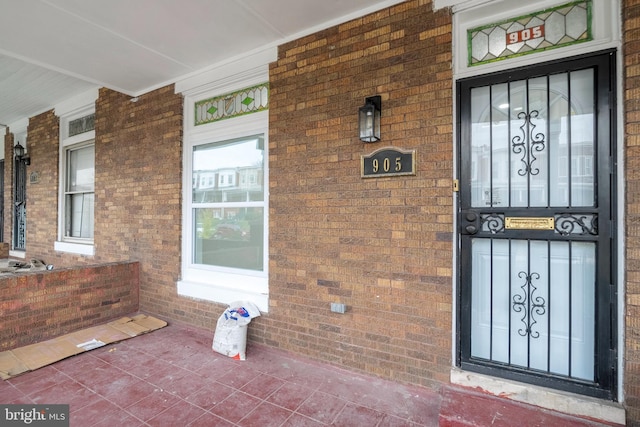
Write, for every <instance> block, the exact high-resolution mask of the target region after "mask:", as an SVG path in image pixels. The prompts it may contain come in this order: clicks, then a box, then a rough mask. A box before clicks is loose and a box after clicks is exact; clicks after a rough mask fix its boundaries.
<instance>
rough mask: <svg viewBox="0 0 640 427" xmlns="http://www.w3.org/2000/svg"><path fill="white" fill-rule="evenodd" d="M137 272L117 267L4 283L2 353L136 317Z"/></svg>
mask: <svg viewBox="0 0 640 427" xmlns="http://www.w3.org/2000/svg"><path fill="white" fill-rule="evenodd" d="M138 270H139V266H138V263H135V262H134V263H113V264H107V265H101V266H90V267H76V268H65V269H54V270H52V271H40V272H33V273H21V274H11V275H8V276H2V277H0V317H1V318H2V322H0V351H4V350H9V349H12V348H16V347H20V346H23V345H27V344H33V343H36V342H40V341H43V340H46V339H49V338H53V337H56V336H59V335H63V334H66V333H69V332H73V331H76V330H79V329H82V328H85V327H89V326H93V325H95V324H100V323H105V322H107V321H109V320H112V319H114V318H118V317H120V316H124V315H127V314H130V313H133V312H135V311H137V310H138V282H139V271H138Z"/></svg>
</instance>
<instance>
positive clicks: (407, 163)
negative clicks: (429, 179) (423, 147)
mask: <svg viewBox="0 0 640 427" xmlns="http://www.w3.org/2000/svg"><path fill="white" fill-rule="evenodd" d="M360 167H361V176H362V178H374V177H381V176H398V175H415V174H416V150H400V149H397V148H391V147H386V148H381V149H379V150H376V151H374V152H373V153H371V154H367V155H364V154H363V155H362V156H361V157H360Z"/></svg>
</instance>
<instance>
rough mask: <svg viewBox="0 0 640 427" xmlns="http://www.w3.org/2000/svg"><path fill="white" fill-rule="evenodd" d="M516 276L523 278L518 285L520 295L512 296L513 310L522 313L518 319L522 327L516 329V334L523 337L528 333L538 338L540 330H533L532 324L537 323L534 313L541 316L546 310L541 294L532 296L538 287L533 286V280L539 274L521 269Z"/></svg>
mask: <svg viewBox="0 0 640 427" xmlns="http://www.w3.org/2000/svg"><path fill="white" fill-rule="evenodd" d="M518 277H520V278H524V279H525V281H524V283H523V284H522V286H520V289H522V295H520V294H518V295H514V296H513V311H514V312H516V313H522V319H520V320H521V321H522V323H523V324H524V329H523V328H520V329H518V334H520V336H523V337H526V336H527V335H529V336H530V337H531V338H534V339H535V338H539V337H540V332H538V331H534V330H533V327H534V325H535V324H536V323H538V322H537V320H536V318H535V316H534V315H536V316H543V315H544V314H545V313H546V312H547V309H546V301H545V299H544V298H543V297H541V296H534V294H535V292H536V291H537V290H538V288H537V287H535V285H534V284H533V281H534V280H538V279H540V275H539V274H538V273H531V274H527V273H526V272H524V271H521V272H520V273H518Z"/></svg>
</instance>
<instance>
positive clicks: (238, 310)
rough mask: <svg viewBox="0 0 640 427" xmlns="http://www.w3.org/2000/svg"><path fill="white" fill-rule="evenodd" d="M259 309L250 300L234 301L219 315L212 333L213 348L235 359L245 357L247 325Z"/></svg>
mask: <svg viewBox="0 0 640 427" xmlns="http://www.w3.org/2000/svg"><path fill="white" fill-rule="evenodd" d="M258 316H260V310H259V309H258V307H256V306H255V304H253V303H252V302H249V301H236V302H233V303H231V304H229V307H228V308H227V309H226V310H225V311H224V313H222V314H221V315H220V317H219V318H218V323H217V325H216V331H215V333H214V335H213V345H212V347H211V348H213V350H214V351H217V352H218V353H220V354H224V355H225V356H229V357H232V358H234V359H236V360H245V359H246V350H247V325H249V323H250V322H251V319H253V318H254V317H258Z"/></svg>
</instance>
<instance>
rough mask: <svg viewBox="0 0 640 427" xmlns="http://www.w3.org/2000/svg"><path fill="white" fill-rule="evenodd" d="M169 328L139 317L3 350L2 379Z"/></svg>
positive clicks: (145, 316)
mask: <svg viewBox="0 0 640 427" xmlns="http://www.w3.org/2000/svg"><path fill="white" fill-rule="evenodd" d="M165 326H167V322H165V321H164V320H160V319H156V318H155V317H151V316H147V315H144V314H139V315H137V316H133V317H123V318H121V319H118V320H115V321H113V322H109V323H106V324H103V325H98V326H93V327H90V328H86V329H82V330H80V331H76V332H72V333H70V334H66V335H62V336H60V337H57V338H53V339H50V340H47V341H42V342H39V343H36V344H30V345H26V346H24V347H20V348H14V349H13V350H8V351H3V352H0V378H2V379H3V380H6V379H9V378H12V377H15V376H16V375H19V374H22V373H24V372H28V371H34V370H36V369H38V368H42V367H43V366H47V365H50V364H52V363H54V362H57V361H59V360H62V359H66V358H67V357H70V356H74V355H76V354H79V353H84V352H85V351H89V350H93V349H94V348H98V347H102V346H104V345H107V344H111V343H114V342H118V341H123V340H126V339H129V338H133V337H136V336H138V335H142V334H146V333H147V332H151V331H155V330H156V329H160V328H163V327H165Z"/></svg>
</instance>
